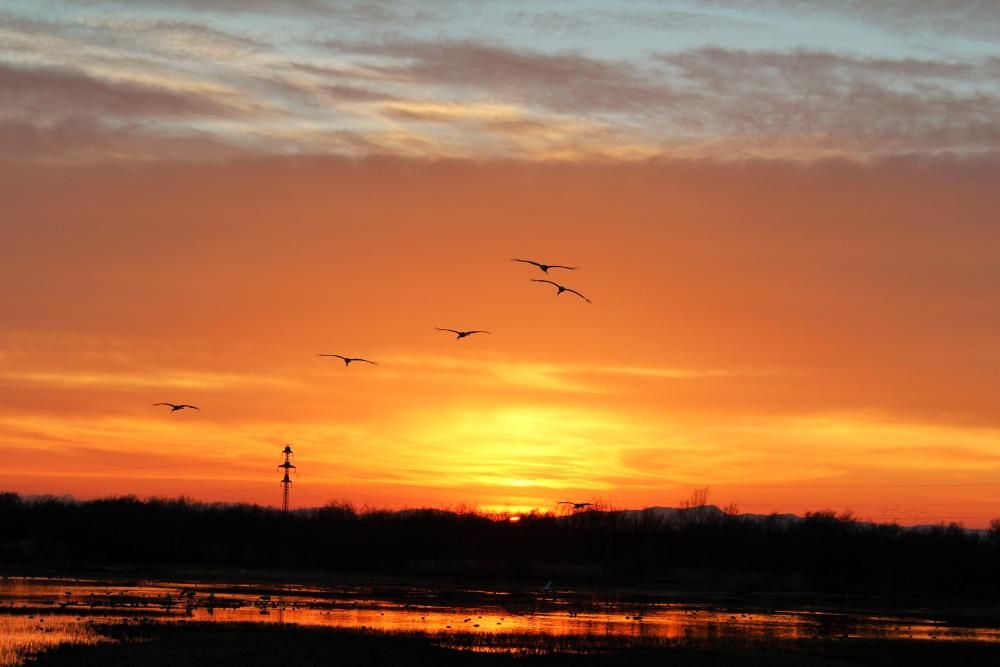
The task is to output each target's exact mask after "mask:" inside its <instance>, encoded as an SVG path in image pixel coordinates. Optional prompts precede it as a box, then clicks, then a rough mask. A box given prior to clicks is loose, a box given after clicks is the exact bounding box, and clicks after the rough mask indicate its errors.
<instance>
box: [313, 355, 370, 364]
mask: <svg viewBox="0 0 1000 667" xmlns="http://www.w3.org/2000/svg"><path fill="white" fill-rule="evenodd" d="M316 356H318V357H337V358H338V359H343V360H344V365H345V366H350V365H351V362H352V361H363V362H365V363H366V364H371V365H372V366H378V364H376V363H375V362H374V361H370V360H368V359H362V358H361V357H345V356H344V355H342V354H322V353H321V354H318V355H316Z"/></svg>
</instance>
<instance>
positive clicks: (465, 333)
mask: <svg viewBox="0 0 1000 667" xmlns="http://www.w3.org/2000/svg"><path fill="white" fill-rule="evenodd" d="M434 328H435V329H437V330H438V331H449V332H451V333H453V334H455V336H456V338H455V340H462V339H463V338H465V337H466V336H471V335H472V334H477V333H484V334H488V333H490V332H489V331H458V330H457V329H442V328H441V327H434Z"/></svg>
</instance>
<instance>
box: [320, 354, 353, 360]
mask: <svg viewBox="0 0 1000 667" xmlns="http://www.w3.org/2000/svg"><path fill="white" fill-rule="evenodd" d="M316 356H317V357H337V358H338V359H343V360H344V361H347V357H345V356H344V355H342V354H317V355H316Z"/></svg>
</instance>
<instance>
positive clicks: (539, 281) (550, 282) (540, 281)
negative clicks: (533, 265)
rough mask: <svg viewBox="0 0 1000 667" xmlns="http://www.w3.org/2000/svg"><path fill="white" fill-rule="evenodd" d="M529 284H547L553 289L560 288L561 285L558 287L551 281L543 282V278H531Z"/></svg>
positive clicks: (557, 284)
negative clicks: (553, 287)
mask: <svg viewBox="0 0 1000 667" xmlns="http://www.w3.org/2000/svg"><path fill="white" fill-rule="evenodd" d="M531 282H533V283H548V284H550V285H553V286H555V287H562V285H560V284H559V283H554V282H552V281H551V280H545V279H544V278H532V279H531Z"/></svg>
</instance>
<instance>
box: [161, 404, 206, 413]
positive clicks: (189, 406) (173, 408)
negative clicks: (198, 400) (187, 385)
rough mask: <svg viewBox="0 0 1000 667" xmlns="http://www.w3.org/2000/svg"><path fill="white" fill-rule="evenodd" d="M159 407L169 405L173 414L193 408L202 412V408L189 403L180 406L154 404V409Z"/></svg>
mask: <svg viewBox="0 0 1000 667" xmlns="http://www.w3.org/2000/svg"><path fill="white" fill-rule="evenodd" d="M157 405H169V406H170V411H171V412H177V411H178V410H183V409H184V408H193V409H195V410H201V408H199V407H198V406H197V405H188V404H187V403H181V404H180V405H176V404H174V403H153V407H156V406H157Z"/></svg>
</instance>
